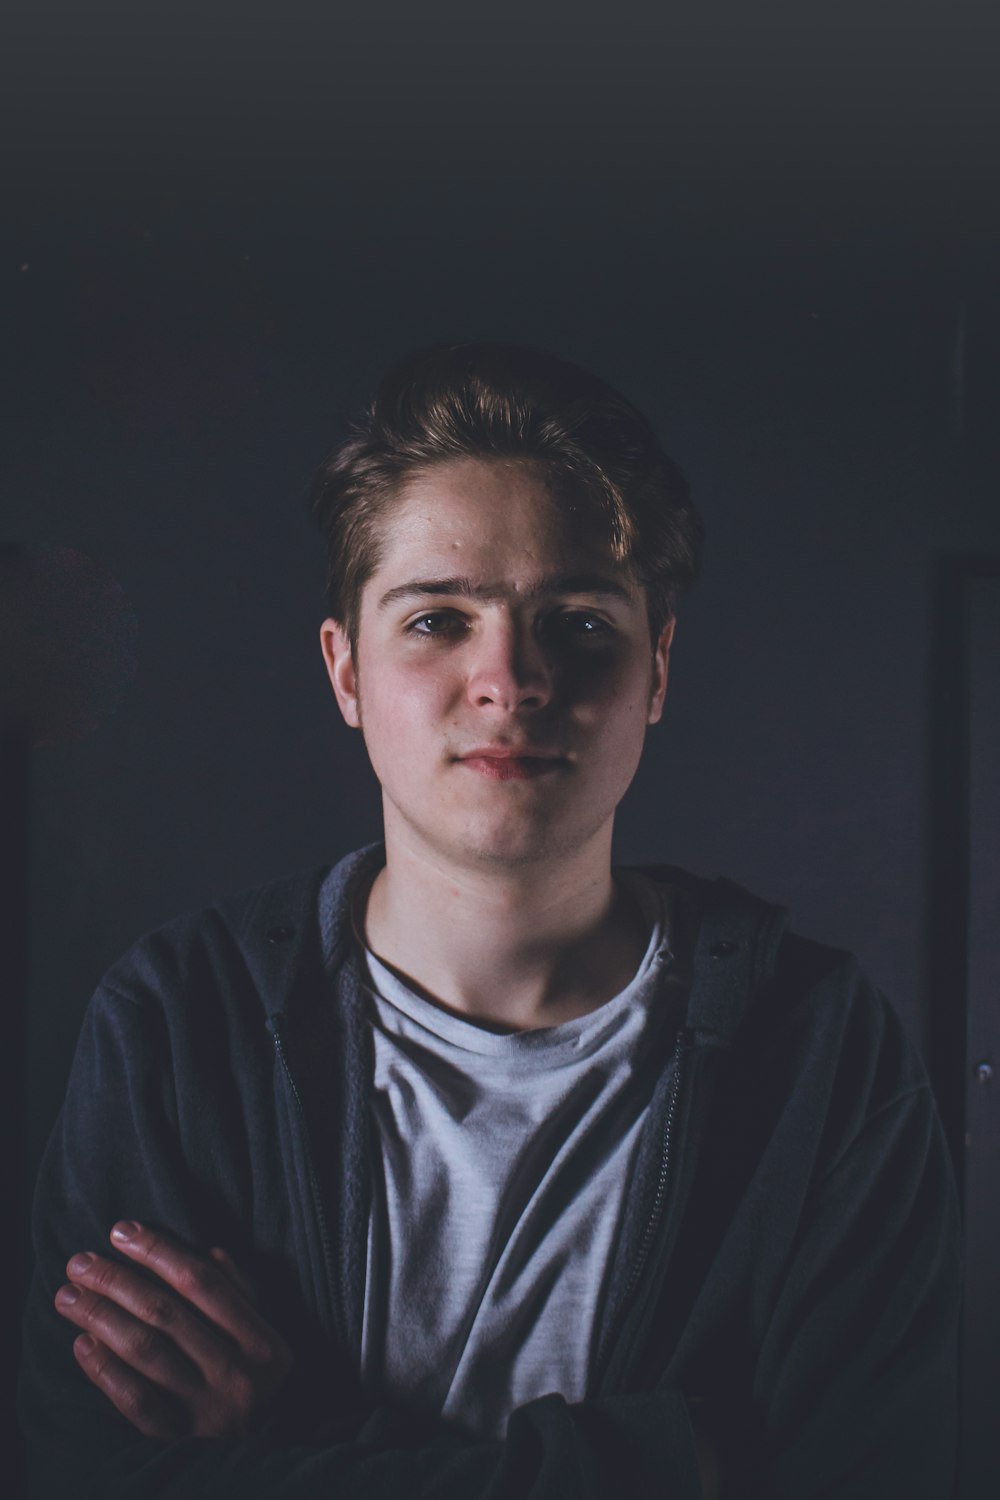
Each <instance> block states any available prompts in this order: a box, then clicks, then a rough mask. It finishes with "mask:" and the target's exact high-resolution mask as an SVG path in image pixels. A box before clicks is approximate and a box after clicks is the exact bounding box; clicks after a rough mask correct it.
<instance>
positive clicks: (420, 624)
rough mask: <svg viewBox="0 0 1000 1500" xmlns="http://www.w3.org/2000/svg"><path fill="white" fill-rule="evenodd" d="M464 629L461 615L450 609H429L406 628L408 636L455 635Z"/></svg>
mask: <svg viewBox="0 0 1000 1500" xmlns="http://www.w3.org/2000/svg"><path fill="white" fill-rule="evenodd" d="M463 628H464V622H463V620H462V618H461V616H460V615H456V614H454V613H453V612H452V611H451V610H449V609H429V610H425V612H424V613H423V614H422V615H417V617H416V619H414V620H411V621H410V623H409V624H408V625H407V627H406V633H407V635H424V636H427V635H453V634H457V633H458V631H460V630H461V629H463Z"/></svg>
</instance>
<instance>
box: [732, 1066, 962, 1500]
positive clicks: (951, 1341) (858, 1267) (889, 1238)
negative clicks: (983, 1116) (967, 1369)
mask: <svg viewBox="0 0 1000 1500" xmlns="http://www.w3.org/2000/svg"><path fill="white" fill-rule="evenodd" d="M959 1240H960V1230H959V1216H958V1205H957V1195H956V1192H955V1186H954V1180H953V1176H952V1171H951V1163H950V1159H949V1156H948V1151H947V1146H946V1143H945V1139H944V1134H943V1131H942V1128H941V1125H940V1121H939V1120H938V1117H937V1112H936V1110H935V1107H934V1102H933V1099H932V1097H931V1094H930V1090H929V1088H928V1087H926V1086H924V1087H917V1088H914V1089H912V1090H911V1091H909V1092H907V1093H905V1094H903V1095H902V1096H901V1097H899V1098H897V1099H894V1100H893V1101H891V1102H889V1103H887V1104H885V1105H883V1106H882V1107H881V1108H880V1109H879V1110H878V1111H877V1112H876V1113H875V1114H873V1115H872V1116H871V1117H870V1118H869V1119H868V1120H867V1122H866V1123H865V1125H864V1127H863V1128H862V1130H861V1131H860V1133H859V1134H858V1135H857V1136H856V1138H855V1139H854V1140H853V1141H852V1142H851V1144H850V1145H849V1146H848V1147H847V1148H846V1149H845V1150H844V1151H843V1153H842V1154H841V1155H839V1157H838V1158H837V1159H836V1160H835V1161H834V1162H833V1164H832V1165H831V1166H830V1167H829V1168H828V1169H827V1171H826V1172H825V1173H824V1175H823V1176H822V1178H821V1180H820V1181H818V1182H817V1184H816V1185H815V1189H814V1191H813V1193H812V1195H811V1201H810V1203H809V1205H808V1209H807V1213H806V1214H805V1215H804V1218H803V1223H802V1226H801V1229H800V1232H799V1234H798V1236H797V1239H796V1242H795V1244H794V1248H793V1251H792V1254H791V1256H790V1258H789V1261H788V1264H787V1266H786V1268H785V1274H784V1276H783V1279H782V1284H781V1287H780V1292H779V1295H778V1297H777V1301H776V1303H775V1306H774V1309H773V1312H772V1315H771V1319H770V1323H769V1327H768V1330H767V1333H766V1335H765V1337H764V1339H763V1341H762V1343H761V1347H760V1350H759V1356H758V1361H757V1369H756V1378H755V1389H754V1396H755V1398H756V1400H757V1401H758V1402H759V1403H760V1407H759V1409H760V1410H761V1411H762V1412H766V1419H765V1422H764V1435H765V1438H766V1442H767V1446H768V1448H769V1449H770V1452H771V1454H772V1459H771V1463H770V1465H769V1467H770V1475H769V1486H768V1487H769V1489H770V1490H771V1491H772V1492H773V1494H774V1496H775V1497H776V1500H777V1497H781V1500H785V1497H787V1500H792V1497H794V1500H810V1497H815V1500H820V1497H829V1500H834V1497H838V1500H839V1497H844V1500H847V1497H850V1500H867V1497H871V1500H876V1497H884V1496H886V1495H896V1494H900V1495H901V1494H905V1495H907V1496H908V1497H910V1500H925V1497H926V1500H948V1497H950V1495H951V1493H952V1487H953V1484H954V1476H955V1468H956V1456H957V1431H958V1405H957V1391H958V1379H957V1330H958V1310H959V1300H960V1256H959ZM749 1493H753V1494H757V1493H759V1491H758V1490H756V1489H753V1488H752V1486H751V1488H750V1489H749V1490H748V1494H749Z"/></svg>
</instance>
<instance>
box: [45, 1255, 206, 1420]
mask: <svg viewBox="0 0 1000 1500" xmlns="http://www.w3.org/2000/svg"><path fill="white" fill-rule="evenodd" d="M67 1274H68V1275H69V1276H70V1277H72V1281H71V1282H70V1284H69V1285H68V1286H63V1287H60V1289H59V1291H58V1292H57V1293H56V1299H55V1301H56V1310H57V1311H58V1312H59V1313H61V1314H62V1316H63V1317H64V1318H66V1319H67V1320H68V1321H69V1322H70V1323H75V1324H76V1326H77V1327H78V1328H80V1329H81V1330H82V1331H83V1332H84V1333H87V1334H90V1335H91V1336H92V1337H93V1338H95V1339H96V1340H98V1341H99V1342H100V1344H101V1345H102V1346H103V1347H104V1349H105V1350H106V1351H107V1352H108V1353H109V1354H112V1355H116V1356H117V1357H118V1358H119V1359H120V1360H122V1361H124V1362H125V1363H127V1364H128V1365H129V1366H130V1367H131V1368H132V1369H134V1370H135V1371H137V1372H138V1373H139V1374H140V1375H143V1376H145V1377H146V1378H147V1379H148V1380H151V1381H154V1382H155V1383H156V1384H157V1385H160V1386H163V1387H164V1388H165V1389H167V1390H171V1391H174V1392H176V1393H178V1394H180V1393H181V1392H184V1391H187V1390H191V1389H194V1388H196V1387H197V1386H198V1385H200V1384H201V1383H202V1382H203V1373H202V1372H203V1370H204V1368H205V1367H206V1366H207V1365H210V1364H211V1361H212V1358H213V1355H215V1352H216V1351H215V1349H214V1348H213V1338H212V1334H211V1331H210V1330H209V1329H207V1328H206V1327H205V1325H204V1324H203V1323H202V1322H201V1321H200V1320H199V1319H198V1318H197V1317H196V1316H195V1315H194V1314H193V1313H192V1312H189V1311H187V1310H186V1309H185V1308H184V1307H183V1306H181V1304H180V1303H179V1301H178V1300H177V1299H176V1298H174V1297H172V1296H171V1295H170V1294H169V1293H167V1292H165V1291H163V1290H162V1289H161V1288H158V1287H156V1286H154V1285H153V1284H151V1283H150V1282H149V1281H147V1280H145V1279H144V1278H142V1277H140V1276H138V1275H136V1273H135V1272H134V1271H131V1270H130V1269H129V1268H128V1267H126V1266H118V1265H116V1264H115V1263H114V1262H113V1261H109V1260H104V1259H102V1257H101V1256H98V1255H83V1256H74V1257H73V1259H72V1260H71V1261H70V1262H69V1265H68V1266H67ZM216 1343H217V1340H216Z"/></svg>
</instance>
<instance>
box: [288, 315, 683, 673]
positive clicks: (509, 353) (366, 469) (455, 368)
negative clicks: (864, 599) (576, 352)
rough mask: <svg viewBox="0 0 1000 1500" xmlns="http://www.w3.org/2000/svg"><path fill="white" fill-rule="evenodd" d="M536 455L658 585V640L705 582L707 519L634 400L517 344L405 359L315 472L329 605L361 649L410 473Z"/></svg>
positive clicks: (651, 601) (427, 352) (640, 577)
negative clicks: (363, 609) (683, 599)
mask: <svg viewBox="0 0 1000 1500" xmlns="http://www.w3.org/2000/svg"><path fill="white" fill-rule="evenodd" d="M464 457H474V458H507V459H511V458H514V459H525V460H531V461H533V462H534V463H535V464H537V465H538V466H539V467H540V470H541V472H542V474H543V476H544V478H545V480H546V482H547V483H548V485H549V487H550V489H551V491H552V493H553V494H554V495H555V496H556V497H557V498H560V499H562V500H564V501H565V503H566V504H567V505H575V504H578V503H579V502H580V501H581V500H583V501H589V502H590V504H592V505H593V506H594V508H595V510H597V511H598V513H600V514H602V519H603V521H604V524H605V525H606V528H607V535H608V541H609V545H610V547H611V553H612V556H613V558H614V559H615V561H616V562H618V563H620V564H621V565H623V566H625V567H627V568H628V569H629V570H630V571H631V572H632V574H633V576H634V578H635V579H636V581H637V582H638V583H640V584H641V585H642V587H643V589H644V590H645V593H646V601H647V609H648V613H649V624H650V632H651V635H652V639H653V643H654V645H655V643H656V641H657V639H658V638H659V634H660V631H661V630H662V628H663V626H664V625H665V624H666V622H667V620H669V619H670V618H671V617H672V616H673V614H674V611H675V609H676V604H677V596H678V595H679V593H680V592H681V591H682V590H684V589H687V588H690V587H691V585H692V584H693V583H694V582H695V580H696V578H697V576H698V572H699V569H700V564H701V553H702V525H701V520H700V518H699V516H698V512H697V510H696V509H695V506H694V504H693V502H692V500H691V497H690V494H689V491H688V486H687V482H686V480H685V479H684V476H683V475H682V474H681V472H680V470H679V469H678V468H677V467H676V465H675V464H674V463H672V461H671V460H670V459H669V458H668V457H667V455H666V454H665V453H664V451H663V449H662V448H661V447H660V444H659V441H658V439H657V437H656V434H655V433H654V431H653V429H652V427H651V426H650V424H649V423H648V422H647V420H646V418H645V417H644V416H643V415H642V413H641V412H639V411H638V410H637V408H636V407H635V406H633V405H632V403H631V402H630V401H627V400H626V399H625V397H624V396H621V395H619V393H618V392H617V391H615V390H613V389H612V387H611V386H609V385H606V384H605V383H604V381H602V380H599V379H598V378H597V377H596V376H595V375H591V374H589V373H588V372H587V371H586V370H583V369H581V368H580V367H579V366H577V365H573V364H570V363H569V362H568V361H567V360H563V359H558V358H557V357H556V356H555V355H552V354H546V353H544V352H543V351H541V350H538V349H530V348H523V347H520V346H518V345H514V344H497V343H465V344H435V345H432V346H431V347H430V348H426V349H420V350H418V351H417V352H416V353H414V354H410V355H408V356H407V357H406V358H405V359H402V360H400V361H399V363H398V364H396V365H394V366H393V367H392V369H390V370H389V371H388V372H387V374H386V375H385V376H384V377H383V379H382V381H381V382H380V384H379V386H378V389H377V390H376V392H375V396H374V398H373V400H372V402H371V405H370V406H369V407H368V409H367V411H366V412H365V413H364V414H363V416H362V417H361V418H360V419H359V420H357V421H356V422H355V423H354V424H353V425H352V428H351V431H350V435H349V436H348V437H347V438H346V440H345V441H344V442H342V443H341V444H339V446H338V447H336V448H334V449H333V451H332V452H331V453H330V454H328V455H327V457H326V458H325V459H324V461H323V463H322V464H321V465H320V468H319V469H318V470H317V472H316V475H315V477H314V479H313V482H312V486H311V489H310V494H309V508H310V510H311V512H312V514H313V516H314V518H315V520H316V522H317V524H318V525H319V528H320V530H321V532H322V534H323V538H324V540H325V543H326V549H327V578H326V604H327V609H328V611H329V613H330V615H332V617H333V618H334V619H335V620H338V621H339V622H340V623H341V624H342V625H343V626H344V628H345V630H346V631H347V633H348V636H349V638H350V641H351V645H352V647H353V646H355V645H356V641H357V628H358V616H359V609H360V602H361V592H362V590H363V588H364V586H365V584H366V583H367V581H368V579H369V578H370V577H371V575H372V573H373V572H374V571H375V569H376V568H377V567H378V562H379V544H380V540H381V530H380V524H379V523H380V521H381V518H382V514H383V512H384V510H385V509H386V507H387V505H388V504H389V503H391V501H392V499H393V498H394V497H395V496H396V495H397V494H398V493H399V490H400V488H401V486H402V484H403V483H404V482H405V480H406V479H407V478H408V477H409V476H411V475H412V474H414V473H416V472H417V471H419V470H425V469H428V468H430V467H432V466H433V465H434V464H438V463H443V462H447V461H448V460H450V459H455V458H464Z"/></svg>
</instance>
